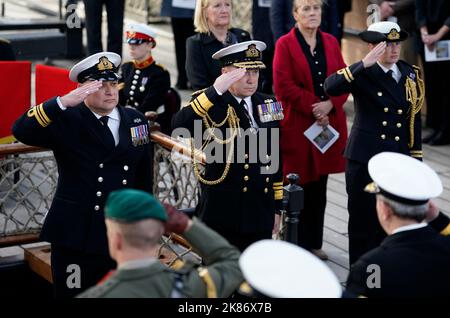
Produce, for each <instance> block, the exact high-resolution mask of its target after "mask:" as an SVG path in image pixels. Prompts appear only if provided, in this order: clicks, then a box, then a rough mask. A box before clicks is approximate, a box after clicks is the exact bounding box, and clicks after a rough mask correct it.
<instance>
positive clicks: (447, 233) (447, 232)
mask: <svg viewBox="0 0 450 318" xmlns="http://www.w3.org/2000/svg"><path fill="white" fill-rule="evenodd" d="M441 235H444V236H450V224H449V225H447V227H446V228H445V229H443V230H442V231H441Z"/></svg>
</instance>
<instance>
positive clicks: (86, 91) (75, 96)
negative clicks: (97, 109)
mask: <svg viewBox="0 0 450 318" xmlns="http://www.w3.org/2000/svg"><path fill="white" fill-rule="evenodd" d="M102 85H103V84H102V82H101V81H93V82H89V83H87V84H85V85H83V86H80V87H78V88H77V89H74V90H73V91H71V92H70V93H68V94H66V95H64V96H63V97H61V98H60V101H61V104H62V105H63V106H64V107H75V106H77V105H78V104H80V103H81V102H83V101H84V100H85V99H86V98H87V97H88V96H89V95H91V94H92V93H95V92H96V91H98V90H99V89H100V87H102Z"/></svg>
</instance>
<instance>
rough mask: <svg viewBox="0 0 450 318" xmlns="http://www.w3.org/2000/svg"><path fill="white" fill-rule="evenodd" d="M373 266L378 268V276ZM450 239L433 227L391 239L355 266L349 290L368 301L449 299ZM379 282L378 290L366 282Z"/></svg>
mask: <svg viewBox="0 0 450 318" xmlns="http://www.w3.org/2000/svg"><path fill="white" fill-rule="evenodd" d="M370 265H377V266H379V267H378V268H379V276H378V278H376V277H375V274H376V271H375V270H374V269H373V267H369V266H370ZM449 268H450V237H449V236H443V235H440V234H439V233H438V232H437V231H436V230H435V229H433V228H431V227H430V226H426V227H424V228H420V229H415V230H410V231H404V232H399V233H396V234H392V235H390V236H388V237H387V238H386V239H384V241H383V242H382V243H381V246H379V247H378V248H376V249H374V250H372V251H370V252H368V253H366V254H365V255H363V256H362V257H361V258H360V259H359V260H358V261H357V262H356V263H355V264H353V265H352V268H351V270H350V274H349V277H348V280H347V291H349V292H351V293H352V294H353V295H355V296H356V295H361V296H365V297H369V298H374V297H383V298H406V297H407V298H412V297H414V298H416V297H427V298H428V297H446V298H447V297H449V296H450V288H449V284H450V271H449ZM371 275H374V276H371ZM376 279H379V288H371V287H374V286H368V284H367V282H375V281H376Z"/></svg>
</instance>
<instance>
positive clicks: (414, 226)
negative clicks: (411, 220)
mask: <svg viewBox="0 0 450 318" xmlns="http://www.w3.org/2000/svg"><path fill="white" fill-rule="evenodd" d="M427 225H428V224H426V223H417V224H410V225H405V226H400V227H398V228H396V229H395V230H394V231H393V232H392V234H396V233H400V232H406V231H413V230H417V229H421V228H423V227H426V226H427ZM392 234H391V235H392Z"/></svg>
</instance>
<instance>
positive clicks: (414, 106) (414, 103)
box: [405, 67, 425, 149]
mask: <svg viewBox="0 0 450 318" xmlns="http://www.w3.org/2000/svg"><path fill="white" fill-rule="evenodd" d="M414 73H415V74H416V81H414V80H413V79H411V78H410V77H409V76H408V77H407V78H406V83H405V89H406V100H407V101H408V102H409V103H410V105H411V106H410V109H409V112H410V118H409V144H408V146H409V148H410V149H411V148H412V147H414V122H415V118H416V115H417V114H418V113H419V112H420V110H421V109H422V106H423V103H424V101H425V84H424V82H423V80H422V79H421V78H420V74H419V69H418V68H417V67H414ZM416 82H417V83H416Z"/></svg>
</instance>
